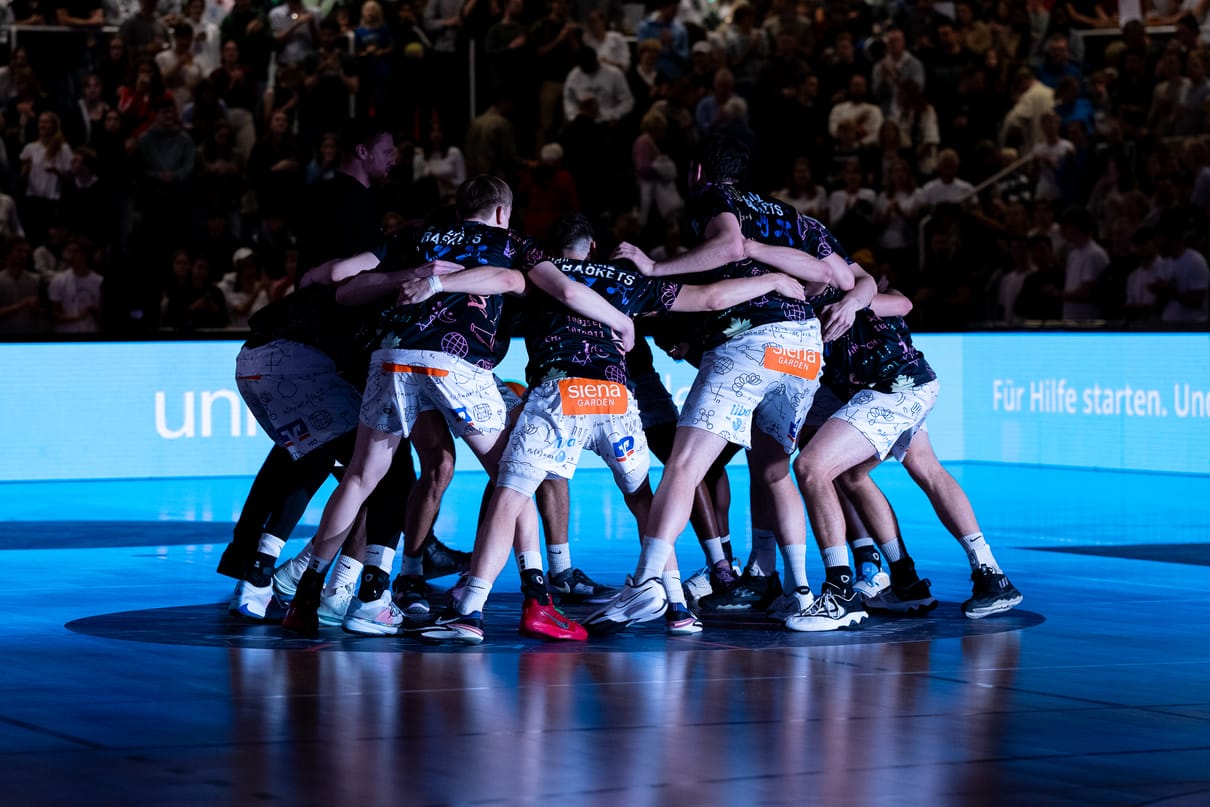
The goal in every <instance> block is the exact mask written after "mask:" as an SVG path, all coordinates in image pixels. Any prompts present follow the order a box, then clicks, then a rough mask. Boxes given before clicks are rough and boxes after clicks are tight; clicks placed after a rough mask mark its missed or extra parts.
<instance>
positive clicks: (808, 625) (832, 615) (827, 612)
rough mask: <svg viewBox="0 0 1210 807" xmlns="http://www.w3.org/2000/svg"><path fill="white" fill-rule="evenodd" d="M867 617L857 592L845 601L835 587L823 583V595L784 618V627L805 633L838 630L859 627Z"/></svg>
mask: <svg viewBox="0 0 1210 807" xmlns="http://www.w3.org/2000/svg"><path fill="white" fill-rule="evenodd" d="M867 616H868V614H867V613H866V612H865V608H864V606H863V604H862V602H861V598H860V597H859V596H858V595H857V592H853V594H852V595H851V596H850V597H848V598H847V599H846V598H845V597H844V596H842V595H841V593H840V591H839V590H838V589H837V588H836V587H835V586H833V585H831V584H830V583H824V585H823V593H821V594H820V595H819V597H818V598H817V599H816V600H815V601H814V602H813V603H811V605H810V607H808V608H806V609H804V610H803V611H801V612H800V613H798V614H795V615H794V616H791V617H787V618H786V627H787V628H789V629H790V630H794V631H807V632H815V631H827V630H840V629H842V628H852V627H856V626H857V625H860V624H861V623H862V622H864V621H865V619H866V617H867Z"/></svg>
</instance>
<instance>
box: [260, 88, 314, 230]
mask: <svg viewBox="0 0 1210 807" xmlns="http://www.w3.org/2000/svg"><path fill="white" fill-rule="evenodd" d="M303 160H304V155H303V151H302V146H301V144H300V143H299V142H298V140H297V138H295V137H294V135H293V133H291V131H290V117H289V115H288V114H287V113H285V112H282V111H280V110H279V111H277V112H274V113H273V117H272V118H270V120H269V127H268V130H267V131H266V132H265V135H264V137H262V138H261V139H260V140H258V141H257V142H256V146H255V147H254V148H253V149H252V156H251V157H249V158H248V178H249V180H251V182H252V189H253V190H255V191H256V199H257V205H258V206H259V207H260V208H261V209H262V210H274V211H291V210H293V209H294V208H295V206H296V205H297V202H298V199H299V194H300V192H301V191H302V187H303V173H302V163H303Z"/></svg>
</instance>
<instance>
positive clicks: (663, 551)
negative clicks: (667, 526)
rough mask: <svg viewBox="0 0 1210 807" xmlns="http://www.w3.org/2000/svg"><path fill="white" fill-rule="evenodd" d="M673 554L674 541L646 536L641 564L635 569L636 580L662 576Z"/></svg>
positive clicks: (638, 581) (640, 555) (641, 553)
mask: <svg viewBox="0 0 1210 807" xmlns="http://www.w3.org/2000/svg"><path fill="white" fill-rule="evenodd" d="M671 556H672V542H671V541H661V540H660V539H659V538H644V539H643V551H642V552H640V553H639V565H638V566H637V567H636V568H635V571H634V582H635V583H636V584H637V583H642V582H643V581H644V580H650V579H651V578H653V577H655V578H660V577H662V576H663V574H664V566H665V565H667V563H668V558H669V557H671Z"/></svg>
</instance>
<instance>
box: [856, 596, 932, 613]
mask: <svg viewBox="0 0 1210 807" xmlns="http://www.w3.org/2000/svg"><path fill="white" fill-rule="evenodd" d="M936 607H937V598H936V597H929V598H928V599H927V600H912V601H910V602H897V603H894V604H893V605H886V604H885V603H880V602H871V601H869V600H867V601H866V608H867V609H868V610H870V611H880V612H883V613H887V614H927V613H928V612H929V611H932V610H933V609H934V608H936Z"/></svg>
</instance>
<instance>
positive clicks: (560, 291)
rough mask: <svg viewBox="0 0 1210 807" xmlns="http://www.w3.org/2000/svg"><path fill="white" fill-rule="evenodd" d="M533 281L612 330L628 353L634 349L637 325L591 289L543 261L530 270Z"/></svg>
mask: <svg viewBox="0 0 1210 807" xmlns="http://www.w3.org/2000/svg"><path fill="white" fill-rule="evenodd" d="M529 280H530V282H532V283H533V284H534V285H535V286H537V287H538V288H540V289H541V290H542V291H544V292H546V293H547V294H549V295H550V296H551V297H553V298H554V299H555V300H557V301H559V302H560V303H562V304H563V305H565V306H567V307H568V308H570V309H571V310H572V311H575V312H576V313H577V314H579V315H580V316H582V317H588V318H589V319H591V320H595V321H596V322H599V323H601V324H602V325H604V326H606V327H608V328H609V329H611V330H612V331H613V332H614V333H616V334H617V335H618V337H619V339H620V340H621V342H622V347H623V349H625V350H626V351H627V352H629V351H630V349H631V348H633V347H634V339H635V336H634V321H633V320H631V318H630V317H628V316H627V315H626V314H623V313H622V312H621V311H619V310H618V309H617V308H615V307H614V306H612V305H611V304H610V303H609V301H608V300H606V299H605V298H604V297H602V296H601V295H599V294H597V293H596V292H595V291H593V290H592V289H590V288H589V287H588V286H585V285H584V284H583V283H577V282H575V281H574V280H572V279H570V278H568V277H567V276H566V275H564V274H563V273H562V272H560V271H559V267H557V266H555V265H554V264H553V263H551V262H550V261H542V262H541V263H539V264H538V265H537V266H535V267H534V268H533V269H530V270H529Z"/></svg>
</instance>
